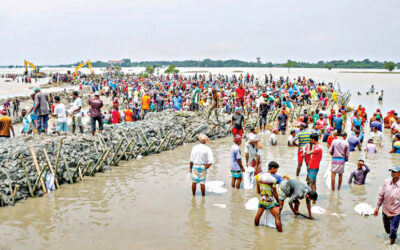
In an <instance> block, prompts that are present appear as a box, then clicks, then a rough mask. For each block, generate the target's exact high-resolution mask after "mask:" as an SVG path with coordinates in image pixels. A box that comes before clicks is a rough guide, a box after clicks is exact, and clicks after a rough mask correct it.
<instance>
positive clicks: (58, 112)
mask: <svg viewBox="0 0 400 250" xmlns="http://www.w3.org/2000/svg"><path fill="white" fill-rule="evenodd" d="M60 100H61V99H60V97H59V96H55V97H54V101H55V103H56V106H55V107H54V114H53V116H55V117H57V123H56V132H57V134H58V135H60V132H68V125H67V115H66V112H65V106H64V104H62V103H61V102H60Z"/></svg>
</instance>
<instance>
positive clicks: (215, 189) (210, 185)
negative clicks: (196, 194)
mask: <svg viewBox="0 0 400 250" xmlns="http://www.w3.org/2000/svg"><path fill="white" fill-rule="evenodd" d="M224 185H225V182H223V181H208V182H206V191H207V192H210V193H216V194H222V193H225V192H227V191H228V190H227V189H225V188H223V187H222V186H224Z"/></svg>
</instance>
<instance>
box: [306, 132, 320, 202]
mask: <svg viewBox="0 0 400 250" xmlns="http://www.w3.org/2000/svg"><path fill="white" fill-rule="evenodd" d="M310 139H311V143H310V144H309V145H307V147H306V154H308V155H310V163H309V167H308V180H309V186H310V188H311V189H312V190H313V191H317V186H316V182H317V174H318V171H319V164H320V162H321V159H322V153H323V150H322V146H321V144H319V143H318V134H317V133H313V134H311V135H310ZM314 202H315V201H314Z"/></svg>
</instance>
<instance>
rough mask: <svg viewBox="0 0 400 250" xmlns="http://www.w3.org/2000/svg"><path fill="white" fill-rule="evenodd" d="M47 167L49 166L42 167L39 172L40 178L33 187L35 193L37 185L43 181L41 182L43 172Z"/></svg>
mask: <svg viewBox="0 0 400 250" xmlns="http://www.w3.org/2000/svg"><path fill="white" fill-rule="evenodd" d="M46 168H47V166H44V167H43V168H42V170H40V172H39V176H38V178H37V179H36V181H35V184H34V185H33V188H32V190H33V192H34V193H35V191H36V188H37V185H38V184H39V180H40V181H41V183H42V182H43V179H42V174H43V172H44V170H46ZM42 185H44V184H42ZM45 188H46V187H45Z"/></svg>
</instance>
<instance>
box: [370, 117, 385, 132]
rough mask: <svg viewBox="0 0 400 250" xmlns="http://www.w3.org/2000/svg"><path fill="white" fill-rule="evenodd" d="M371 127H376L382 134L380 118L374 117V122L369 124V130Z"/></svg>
mask: <svg viewBox="0 0 400 250" xmlns="http://www.w3.org/2000/svg"><path fill="white" fill-rule="evenodd" d="M373 127H376V128H377V129H378V131H381V132H382V123H381V116H380V115H376V116H375V121H373V122H371V130H372V128H373Z"/></svg>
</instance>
